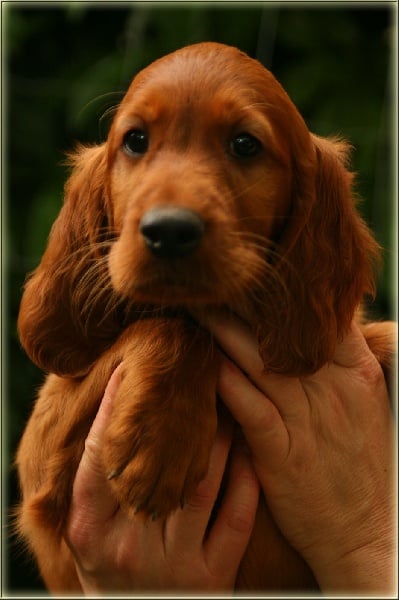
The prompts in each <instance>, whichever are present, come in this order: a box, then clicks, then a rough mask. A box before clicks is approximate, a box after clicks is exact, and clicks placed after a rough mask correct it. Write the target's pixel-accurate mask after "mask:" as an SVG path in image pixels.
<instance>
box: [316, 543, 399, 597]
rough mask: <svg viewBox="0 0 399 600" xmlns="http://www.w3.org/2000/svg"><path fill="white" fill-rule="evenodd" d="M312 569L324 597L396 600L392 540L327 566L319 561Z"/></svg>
mask: <svg viewBox="0 0 399 600" xmlns="http://www.w3.org/2000/svg"><path fill="white" fill-rule="evenodd" d="M311 566H312V568H313V572H314V575H315V577H316V579H317V582H318V584H319V586H320V589H321V590H322V591H323V593H326V594H328V593H347V594H351V595H353V594H361V595H377V596H391V595H392V596H394V597H396V595H395V591H396V589H397V572H396V552H395V548H394V544H393V542H392V543H391V541H390V540H382V541H380V542H377V541H376V542H373V543H372V544H368V545H365V546H363V547H359V548H356V549H354V550H351V551H350V552H348V553H346V554H344V555H342V556H340V557H339V558H337V559H335V560H332V561H330V562H325V563H324V564H323V563H321V562H319V561H315V562H314V564H313V565H311Z"/></svg>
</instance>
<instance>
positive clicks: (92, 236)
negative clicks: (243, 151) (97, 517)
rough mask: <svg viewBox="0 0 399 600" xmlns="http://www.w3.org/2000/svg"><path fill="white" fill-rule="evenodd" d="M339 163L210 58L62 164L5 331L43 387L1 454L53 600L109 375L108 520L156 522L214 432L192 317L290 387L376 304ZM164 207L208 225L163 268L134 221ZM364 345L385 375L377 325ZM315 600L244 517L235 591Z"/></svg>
mask: <svg viewBox="0 0 399 600" xmlns="http://www.w3.org/2000/svg"><path fill="white" fill-rule="evenodd" d="M138 127H140V128H143V127H145V128H146V130H147V131H148V132H149V136H150V141H151V143H150V147H149V149H148V151H147V153H146V154H144V155H143V156H140V157H139V158H134V157H131V156H128V155H127V154H126V153H125V152H124V151H123V150H122V141H123V138H124V135H125V133H126V132H127V131H129V130H130V129H132V128H138ZM242 131H248V132H250V133H252V134H253V135H255V136H256V137H257V138H258V139H259V140H260V141H261V143H262V146H263V150H262V152H261V154H260V155H259V156H255V157H253V158H251V159H246V160H244V161H243V160H239V159H237V158H235V157H233V156H231V155H229V152H228V147H229V141H230V139H231V138H232V136H233V135H237V134H239V133H241V132H242ZM347 155H348V147H347V145H346V144H345V143H344V142H343V141H338V140H334V139H330V140H328V139H321V138H319V137H316V136H314V135H312V134H310V133H309V131H308V129H307V127H306V125H305V123H304V121H303V119H302V118H301V116H300V115H299V113H298V112H297V110H296V108H295V107H294V105H293V104H292V102H291V101H290V99H289V98H288V96H287V94H286V93H285V92H284V90H283V89H282V87H281V86H280V85H279V84H278V83H277V81H276V80H275V79H274V77H273V76H272V75H271V74H270V73H269V72H268V71H267V70H266V69H264V68H263V67H262V66H261V65H260V64H259V63H257V62H256V61H254V60H252V59H250V58H248V57H247V56H246V55H244V54H243V53H241V52H239V51H238V50H236V49H234V48H229V47H226V46H221V45H218V44H198V45H196V46H192V47H188V48H185V49H182V50H180V51H178V52H176V53H174V54H172V55H169V56H167V57H165V58H163V59H161V60H159V61H157V62H155V63H153V64H152V65H151V66H150V67H148V68H147V69H145V70H144V71H142V72H141V73H140V74H139V75H138V76H137V77H136V78H135V80H134V81H133V83H132V85H131V87H130V88H129V90H128V92H127V94H126V96H125V98H124V99H123V101H122V103H121V105H120V107H119V109H118V111H117V113H116V116H115V119H114V122H113V125H112V127H111V130H110V133H109V136H108V139H107V141H106V143H104V144H102V145H101V146H97V147H91V148H80V149H78V151H77V152H76V153H75V155H74V156H73V158H72V164H73V172H72V175H71V177H70V179H69V181H68V183H67V185H66V190H65V202H64V206H63V208H62V210H61V212H60V215H59V217H58V219H57V221H56V222H55V224H54V226H53V229H52V231H51V235H50V239H49V244H48V247H47V250H46V252H45V254H44V256H43V259H42V261H41V263H40V265H39V267H38V268H37V270H36V271H35V272H34V274H33V275H32V276H31V278H30V279H29V280H28V282H27V285H26V289H25V292H24V295H23V298H22V303H21V310H20V315H19V323H18V325H19V333H20V337H21V341H22V344H23V346H24V347H25V349H26V351H27V352H28V354H29V355H30V356H31V358H32V360H33V361H34V362H35V363H36V364H38V365H39V366H40V367H41V368H43V369H44V370H46V371H48V372H50V373H52V374H51V375H49V377H48V379H47V381H46V383H45V385H44V386H43V388H42V390H41V392H40V396H39V399H38V401H37V403H36V406H35V409H34V411H33V414H32V417H31V419H30V421H29V423H28V426H27V428H26V431H25V433H24V436H23V438H22V441H21V445H20V448H19V451H18V456H17V463H18V469H19V475H20V479H21V487H22V494H23V500H22V503H21V507H20V511H19V530H20V532H21V534H22V535H23V537H24V538H25V539H26V540H27V542H28V544H29V546H30V548H31V549H32V550H33V552H34V553H35V554H36V556H37V559H38V562H39V566H40V569H41V573H42V575H43V577H44V580H45V582H46V584H47V585H48V587H49V588H50V589H52V590H53V591H58V592H66V591H72V590H78V589H79V584H78V582H77V578H76V574H75V571H74V568H73V564H72V561H71V556H70V554H69V551H68V549H67V547H66V545H65V543H64V542H63V539H62V533H63V529H64V527H65V521H66V518H67V515H68V506H69V502H70V495H71V487H72V482H73V478H74V475H75V471H76V468H77V465H78V463H79V460H80V457H81V454H82V451H83V447H84V440H85V437H86V435H87V432H88V429H89V426H90V424H91V422H92V420H93V418H94V415H95V413H96V411H97V408H98V405H99V402H100V400H101V397H102V394H103V391H104V388H105V386H106V383H107V381H108V379H109V377H110V375H111V373H112V371H113V369H114V368H115V367H116V365H117V364H118V363H119V362H120V361H121V360H122V359H123V361H124V378H123V383H122V385H121V388H120V390H119V392H118V395H117V399H116V403H115V409H114V413H113V415H112V420H111V422H110V424H109V428H108V433H107V441H106V444H105V447H104V464H105V468H106V472H107V473H114V474H116V475H117V476H116V477H114V478H113V479H112V481H111V484H112V486H113V489H114V492H115V494H116V495H117V497H118V499H119V501H120V503H121V504H122V505H123V506H125V507H127V508H128V509H131V508H132V507H133V508H140V509H141V510H142V511H143V513H144V514H152V513H153V512H155V511H156V512H157V514H158V515H159V516H160V517H162V516H165V515H166V514H168V513H169V512H170V511H171V510H174V509H176V508H177V507H178V506H179V503H180V501H181V498H183V497H185V496H187V495H189V494H190V493H191V492H192V491H193V489H194V487H195V486H196V484H197V483H198V481H199V480H200V479H201V478H202V477H203V476H204V474H205V472H206V468H207V462H208V457H209V450H210V447H211V444H212V440H213V437H214V434H215V429H216V422H217V413H216V393H215V386H216V377H217V371H218V350H217V347H216V345H215V344H214V343H213V341H212V339H211V336H210V335H209V333H207V332H206V331H205V330H203V329H201V328H200V327H199V326H198V325H197V324H196V323H195V322H194V321H193V320H191V318H190V317H189V316H188V314H189V312H190V313H191V314H196V315H200V314H201V311H206V310H208V309H209V308H210V307H212V308H218V307H219V308H221V309H224V310H225V309H228V310H229V311H232V312H234V313H237V314H238V315H239V316H240V317H241V318H243V319H245V320H246V321H247V322H248V323H249V324H250V326H251V327H252V328H253V330H254V332H255V333H256V335H257V336H258V340H259V349H260V353H261V356H262V358H263V360H264V363H265V368H266V369H268V370H270V371H273V372H279V373H285V374H288V375H302V376H303V375H306V374H308V373H311V372H314V371H315V370H317V369H318V368H319V367H321V366H322V365H323V364H324V363H325V362H326V361H328V360H330V359H331V357H332V355H333V351H334V347H335V344H336V342H337V339H338V338H340V337H341V336H342V335H343V334H344V333H345V331H346V330H347V328H348V325H349V323H350V321H351V319H352V318H353V316H354V314H355V311H356V310H357V309H358V306H359V303H360V302H361V300H362V298H363V296H364V295H365V294H372V293H373V290H374V278H373V261H374V259H375V258H376V257H377V256H378V247H377V244H376V242H375V241H374V239H373V237H372V235H371V233H370V232H369V230H368V229H367V227H366V225H365V224H364V222H363V221H362V220H361V218H360V216H359V214H358V213H357V211H356V208H355V202H354V198H353V192H352V174H351V173H350V172H349V171H348V170H347V159H348V156H347ZM165 204H168V205H173V206H178V207H184V208H189V209H191V210H194V211H195V212H196V213H198V214H199V215H200V216H201V218H202V219H203V221H204V222H205V223H206V232H205V235H204V238H203V240H202V241H201V245H200V247H199V248H198V250H197V251H196V252H195V253H194V254H193V255H190V256H189V257H185V258H182V259H177V262H176V261H173V264H169V262H168V261H167V260H159V259H157V258H156V257H154V256H152V255H151V253H150V252H149V251H148V250H147V248H146V247H145V244H144V242H143V239H142V237H141V236H140V234H139V231H138V224H139V222H140V219H141V217H142V215H143V214H144V213H145V212H146V211H148V210H149V209H150V208H152V207H155V206H158V205H165ZM365 333H366V336H367V339H368V342H369V345H370V347H371V348H372V349H373V350H374V349H375V352H376V355H377V356H378V358H379V360H380V361H381V363H382V364H383V366H384V368H388V367H389V362H390V352H391V348H392V342H391V327H390V325H387V324H375V323H374V324H370V325H368V326H367V328H366V329H365ZM144 434H145V435H144ZM177 434H178V435H177ZM159 457H162V462H161V463H160V462H159ZM313 585H314V581H313V578H312V574H311V573H310V572H309V571H308V569H307V567H306V566H305V565H304V563H303V562H302V561H301V559H300V558H299V557H298V556H297V555H296V554H295V552H294V551H293V550H292V549H291V548H290V547H289V546H288V544H287V543H286V542H285V540H284V539H283V538H282V537H281V535H280V534H279V532H278V530H277V529H276V527H275V525H274V523H273V521H272V519H271V518H270V516H269V514H268V512H267V509H266V505H265V504H264V502H261V503H260V507H259V511H258V517H257V522H256V526H255V529H254V533H253V536H252V540H251V543H250V546H249V548H248V551H247V553H246V556H245V558H244V560H243V563H242V566H241V569H240V574H239V579H238V587H244V588H245V587H246V588H249V589H252V590H262V589H273V588H274V589H285V588H293V589H304V588H306V587H309V586H313Z"/></svg>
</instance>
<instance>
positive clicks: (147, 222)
mask: <svg viewBox="0 0 399 600" xmlns="http://www.w3.org/2000/svg"><path fill="white" fill-rule="evenodd" d="M139 229H140V233H141V235H142V236H143V238H144V242H145V244H146V246H147V248H148V249H149V250H150V251H151V252H152V253H153V254H154V255H156V256H159V257H164V258H178V257H183V256H188V255H190V254H192V253H193V252H194V250H195V249H196V248H197V246H198V245H199V243H200V241H201V238H202V236H203V233H204V230H205V226H204V222H203V220H202V219H201V217H200V216H199V215H198V214H197V213H195V212H193V211H192V210H188V209H186V208H177V207H157V208H152V209H150V210H149V211H148V212H146V213H145V214H144V216H143V218H142V219H141V221H140V226H139Z"/></svg>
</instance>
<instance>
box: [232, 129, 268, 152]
mask: <svg viewBox="0 0 399 600" xmlns="http://www.w3.org/2000/svg"><path fill="white" fill-rule="evenodd" d="M261 150H262V144H261V143H260V141H259V140H258V139H257V138H256V137H254V136H253V135H251V134H250V133H245V132H244V133H239V134H238V135H237V136H236V137H235V138H233V139H232V140H231V142H230V152H231V153H232V155H233V156H236V157H237V158H250V157H251V156H256V155H257V154H259V152H260V151H261Z"/></svg>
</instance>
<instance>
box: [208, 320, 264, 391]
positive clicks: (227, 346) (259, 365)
mask: <svg viewBox="0 0 399 600" xmlns="http://www.w3.org/2000/svg"><path fill="white" fill-rule="evenodd" d="M206 326H207V327H208V329H209V330H210V331H211V333H213V335H214V336H215V337H216V339H217V341H218V342H219V344H220V346H221V347H222V348H223V350H224V351H225V352H226V354H227V355H228V356H229V357H230V358H231V359H232V360H233V361H234V362H235V363H236V364H238V365H239V366H240V368H241V370H242V371H244V373H246V374H248V375H249V376H250V377H251V379H252V380H253V381H256V380H257V379H258V378H259V377H260V376H261V375H262V374H263V372H264V365H263V361H262V359H261V357H260V355H259V352H258V344H257V342H256V340H255V338H254V335H253V333H252V332H251V330H250V329H249V327H248V326H247V325H245V323H243V322H242V321H240V320H238V319H237V318H232V317H228V316H226V315H218V316H217V317H213V316H208V318H207V323H206Z"/></svg>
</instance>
